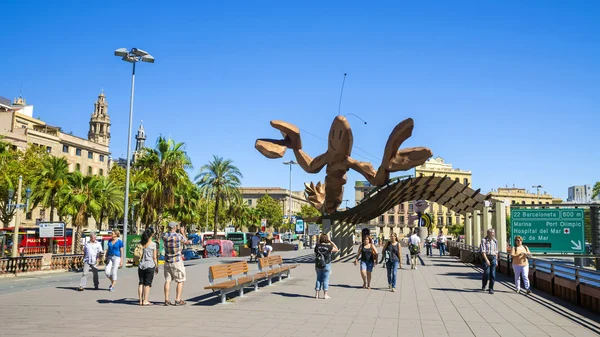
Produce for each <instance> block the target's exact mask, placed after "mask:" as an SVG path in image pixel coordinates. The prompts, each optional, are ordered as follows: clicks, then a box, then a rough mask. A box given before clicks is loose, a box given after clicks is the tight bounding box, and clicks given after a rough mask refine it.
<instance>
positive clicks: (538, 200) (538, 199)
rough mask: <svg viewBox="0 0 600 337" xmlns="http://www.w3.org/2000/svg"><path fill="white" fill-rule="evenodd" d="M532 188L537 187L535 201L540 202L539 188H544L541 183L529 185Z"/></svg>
mask: <svg viewBox="0 0 600 337" xmlns="http://www.w3.org/2000/svg"><path fill="white" fill-rule="evenodd" d="M531 187H532V188H535V189H537V203H538V204H539V203H540V188H544V186H542V185H537V186H531Z"/></svg>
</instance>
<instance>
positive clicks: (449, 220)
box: [446, 216, 452, 226]
mask: <svg viewBox="0 0 600 337" xmlns="http://www.w3.org/2000/svg"><path fill="white" fill-rule="evenodd" d="M446 224H447V225H448V226H452V217H451V216H449V217H448V218H447V219H446Z"/></svg>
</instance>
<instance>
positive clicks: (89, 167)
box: [88, 166, 92, 175]
mask: <svg viewBox="0 0 600 337" xmlns="http://www.w3.org/2000/svg"><path fill="white" fill-rule="evenodd" d="M88 175H92V167H91V166H88Z"/></svg>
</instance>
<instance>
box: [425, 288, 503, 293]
mask: <svg viewBox="0 0 600 337" xmlns="http://www.w3.org/2000/svg"><path fill="white" fill-rule="evenodd" d="M431 290H439V291H451V292H459V293H484V292H487V291H482V290H481V288H478V289H457V288H431ZM494 292H495V293H501V292H503V291H498V290H494Z"/></svg>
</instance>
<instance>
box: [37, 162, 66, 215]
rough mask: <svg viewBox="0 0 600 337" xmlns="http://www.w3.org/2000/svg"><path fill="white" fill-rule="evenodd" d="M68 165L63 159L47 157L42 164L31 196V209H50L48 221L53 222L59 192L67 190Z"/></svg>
mask: <svg viewBox="0 0 600 337" xmlns="http://www.w3.org/2000/svg"><path fill="white" fill-rule="evenodd" d="M68 175H69V164H68V163H67V161H66V160H65V159H64V158H59V157H53V156H48V157H46V158H44V160H43V162H42V167H41V171H40V172H39V175H38V177H37V179H36V181H35V188H34V189H33V193H32V194H31V201H32V206H33V208H35V207H37V206H38V205H41V206H42V207H44V208H48V207H49V208H50V221H54V213H55V212H54V210H55V209H56V206H57V205H58V202H59V200H58V197H59V195H60V194H61V193H60V192H61V191H62V190H64V189H65V188H67V184H68V181H67V177H68Z"/></svg>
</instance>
